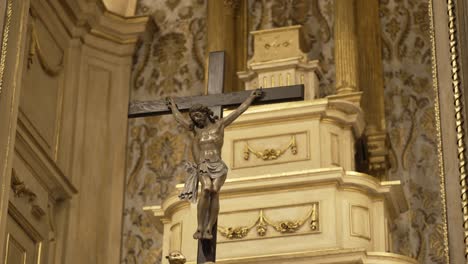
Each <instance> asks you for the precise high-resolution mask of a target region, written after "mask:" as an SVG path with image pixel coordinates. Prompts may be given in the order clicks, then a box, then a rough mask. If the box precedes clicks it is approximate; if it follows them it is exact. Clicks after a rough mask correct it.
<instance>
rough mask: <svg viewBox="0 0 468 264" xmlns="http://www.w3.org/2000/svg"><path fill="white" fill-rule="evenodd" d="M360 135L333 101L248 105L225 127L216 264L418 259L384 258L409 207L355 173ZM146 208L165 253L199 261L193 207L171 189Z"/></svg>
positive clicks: (357, 123)
mask: <svg viewBox="0 0 468 264" xmlns="http://www.w3.org/2000/svg"><path fill="white" fill-rule="evenodd" d="M362 129H363V122H362V113H361V111H360V108H359V107H357V106H356V105H355V104H353V103H350V102H348V101H345V100H341V99H334V98H333V97H331V98H326V99H319V100H314V101H305V102H296V103H286V104H277V105H274V106H260V107H252V108H251V109H250V110H248V111H247V112H246V113H244V115H242V116H241V117H240V118H239V119H238V120H237V121H236V122H235V123H234V124H233V125H232V126H231V127H229V128H228V129H226V132H225V145H224V148H223V159H224V160H225V162H226V163H227V165H228V167H229V168H230V172H229V174H228V180H227V181H226V183H225V185H224V187H223V189H222V192H221V198H220V200H221V201H220V203H221V212H220V216H219V222H218V249H217V259H218V261H217V262H219V263H416V262H415V261H414V260H411V259H409V258H406V257H403V256H398V255H394V254H389V253H386V252H388V251H390V245H391V235H390V234H389V232H388V226H389V224H390V223H391V221H392V219H393V217H395V216H397V215H398V214H399V213H400V212H403V211H405V210H406V209H407V204H406V200H405V198H404V195H403V193H402V190H401V186H400V183H399V182H398V181H393V182H380V181H379V180H378V179H376V178H374V177H372V176H369V175H365V174H361V173H357V172H354V171H353V159H354V150H353V144H354V139H355V136H356V135H360V134H361V133H362ZM181 187H182V186H178V189H180V188H181ZM146 209H147V211H149V213H150V214H151V215H152V217H154V222H155V223H158V222H159V223H162V225H160V228H162V229H164V243H163V245H164V248H163V254H164V255H167V254H168V253H169V252H171V251H173V250H179V251H181V252H183V254H185V256H186V257H187V260H188V263H195V261H196V250H197V248H196V246H197V243H196V241H195V240H193V238H192V234H193V232H194V230H195V229H196V205H195V204H189V203H187V202H182V201H179V199H178V198H177V194H176V193H174V194H173V195H172V196H170V198H168V199H167V200H166V201H164V203H163V204H162V206H156V207H147V208H146Z"/></svg>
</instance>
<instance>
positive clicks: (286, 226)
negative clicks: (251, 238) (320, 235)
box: [218, 203, 319, 239]
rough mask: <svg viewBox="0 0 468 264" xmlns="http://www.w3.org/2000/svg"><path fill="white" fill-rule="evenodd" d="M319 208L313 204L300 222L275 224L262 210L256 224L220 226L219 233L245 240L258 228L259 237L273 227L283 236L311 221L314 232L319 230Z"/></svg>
mask: <svg viewBox="0 0 468 264" xmlns="http://www.w3.org/2000/svg"><path fill="white" fill-rule="evenodd" d="M318 215H319V212H318V206H317V203H314V204H312V208H311V209H310V211H309V212H308V213H307V214H306V216H305V217H304V218H302V219H299V220H292V221H291V220H285V221H279V222H275V221H272V220H270V219H268V218H267V217H266V216H265V213H264V209H261V210H260V212H259V216H258V218H257V220H255V222H254V223H253V224H252V225H250V226H238V227H223V226H220V225H218V232H219V233H220V234H221V235H222V236H223V237H225V238H227V239H243V238H245V237H246V236H247V235H248V234H249V232H250V230H252V229H253V228H254V227H256V230H257V235H258V236H261V237H263V236H265V235H266V232H267V231H268V226H271V227H273V229H275V230H276V231H277V232H279V233H281V234H286V233H295V232H297V231H298V230H299V229H300V228H301V227H303V226H304V224H305V223H307V221H308V220H309V219H310V224H309V225H310V229H311V230H312V231H318V230H319V220H318Z"/></svg>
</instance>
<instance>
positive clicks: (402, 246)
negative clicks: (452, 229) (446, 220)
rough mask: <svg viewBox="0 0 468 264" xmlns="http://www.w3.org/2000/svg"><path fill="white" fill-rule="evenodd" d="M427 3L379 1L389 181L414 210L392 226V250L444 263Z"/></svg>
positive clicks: (416, 1) (400, 0) (426, 261)
mask: <svg viewBox="0 0 468 264" xmlns="http://www.w3.org/2000/svg"><path fill="white" fill-rule="evenodd" d="M428 5H429V3H428V1H427V0H404V1H403V0H380V14H381V25H382V35H383V37H382V41H383V63H384V81H385V115H386V122H387V131H388V135H389V138H390V163H391V169H390V172H389V176H390V178H391V179H399V180H401V181H402V182H403V185H404V190H405V193H406V196H407V199H408V201H409V205H410V210H409V212H407V213H406V214H403V215H401V216H400V218H399V219H398V221H397V224H396V226H395V227H394V234H395V235H396V237H395V238H396V239H395V241H394V247H395V248H394V251H396V252H399V253H402V254H404V255H407V256H411V257H414V258H416V259H418V260H419V262H420V263H427V264H431V263H445V260H444V245H443V241H444V239H443V224H442V214H443V212H442V204H441V197H440V190H439V186H440V179H439V173H438V159H437V141H436V135H437V134H436V130H435V115H434V114H435V113H434V98H435V95H434V90H433V86H432V68H431V42H430V17H429V15H428V8H429V7H428Z"/></svg>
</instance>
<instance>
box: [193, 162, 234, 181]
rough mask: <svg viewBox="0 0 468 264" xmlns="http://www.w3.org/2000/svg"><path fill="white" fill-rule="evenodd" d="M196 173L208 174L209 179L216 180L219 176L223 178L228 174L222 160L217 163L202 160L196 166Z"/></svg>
mask: <svg viewBox="0 0 468 264" xmlns="http://www.w3.org/2000/svg"><path fill="white" fill-rule="evenodd" d="M198 171H199V172H200V173H203V174H208V176H210V178H211V179H217V178H219V177H221V176H224V175H226V174H227V172H228V168H227V166H226V163H224V161H222V160H218V161H214V162H213V161H209V160H204V161H202V162H201V163H200V164H199V165H198Z"/></svg>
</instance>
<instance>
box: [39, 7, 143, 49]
mask: <svg viewBox="0 0 468 264" xmlns="http://www.w3.org/2000/svg"><path fill="white" fill-rule="evenodd" d="M47 5H49V6H50V7H51V8H53V9H54V11H55V12H54V13H56V14H57V16H58V18H59V20H60V22H61V24H62V25H63V27H64V28H65V29H66V31H67V32H68V34H69V36H70V37H72V38H79V39H81V41H82V42H83V43H85V44H88V45H90V46H92V47H94V48H97V49H100V50H103V51H107V52H109V53H114V54H118V55H132V54H133V52H134V45H135V44H136V42H137V41H138V38H139V36H140V34H141V33H143V32H144V31H145V30H146V26H147V24H148V22H150V21H151V20H150V19H149V17H148V16H129V17H125V16H121V15H119V14H116V13H113V12H111V11H109V10H108V9H107V8H106V6H105V5H104V3H103V1H102V0H47ZM109 45H110V46H109Z"/></svg>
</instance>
